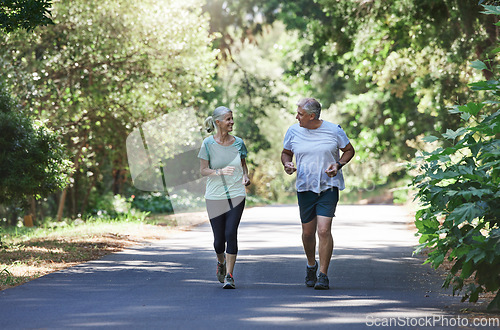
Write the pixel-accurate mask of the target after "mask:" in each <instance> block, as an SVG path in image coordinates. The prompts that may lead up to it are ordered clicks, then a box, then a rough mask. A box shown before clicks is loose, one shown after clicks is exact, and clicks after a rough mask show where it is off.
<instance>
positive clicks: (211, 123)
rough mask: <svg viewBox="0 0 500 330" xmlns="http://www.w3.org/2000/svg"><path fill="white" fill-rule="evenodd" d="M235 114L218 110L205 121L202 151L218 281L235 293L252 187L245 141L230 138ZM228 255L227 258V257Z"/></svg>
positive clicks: (202, 172)
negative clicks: (241, 227) (240, 229)
mask: <svg viewBox="0 0 500 330" xmlns="http://www.w3.org/2000/svg"><path fill="white" fill-rule="evenodd" d="M233 124H234V121H233V113H232V111H231V110H230V109H228V108H226V107H218V108H216V109H215V110H214V112H213V115H212V116H210V117H208V118H207V119H206V120H205V128H206V130H207V132H208V133H213V132H216V133H215V135H210V136H209V137H207V138H206V139H205V140H204V141H203V144H202V146H201V148H200V152H199V154H198V158H200V172H201V175H203V176H206V177H207V186H206V192H205V199H206V204H207V212H208V217H209V218H210V225H211V226H212V231H213V234H214V248H215V253H216V254H217V279H218V280H219V281H220V282H221V283H224V285H223V288H224V289H235V288H236V286H235V284H234V278H233V270H234V264H235V262H236V255H237V253H238V237H237V234H238V226H239V224H240V219H241V215H242V214H243V209H244V207H245V197H246V192H245V186H248V185H249V184H250V179H249V178H248V168H247V165H246V162H245V158H246V156H247V149H246V146H245V143H244V142H243V140H242V139H241V138H239V137H237V136H233V135H231V134H229V132H231V131H232V130H233ZM224 252H226V255H224Z"/></svg>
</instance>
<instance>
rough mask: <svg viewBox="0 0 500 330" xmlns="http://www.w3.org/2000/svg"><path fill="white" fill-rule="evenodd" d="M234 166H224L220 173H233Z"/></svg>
mask: <svg viewBox="0 0 500 330" xmlns="http://www.w3.org/2000/svg"><path fill="white" fill-rule="evenodd" d="M233 172H234V166H226V167H224V168H223V169H221V170H220V174H221V175H233Z"/></svg>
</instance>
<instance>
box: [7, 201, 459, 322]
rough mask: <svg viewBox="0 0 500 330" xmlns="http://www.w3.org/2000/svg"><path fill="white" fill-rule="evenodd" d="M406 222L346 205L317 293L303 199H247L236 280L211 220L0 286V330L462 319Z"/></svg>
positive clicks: (391, 213)
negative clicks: (227, 286) (301, 213)
mask: <svg viewBox="0 0 500 330" xmlns="http://www.w3.org/2000/svg"><path fill="white" fill-rule="evenodd" d="M411 220H412V219H411V218H410V217H409V216H408V215H407V213H406V212H405V209H404V208H402V207H398V206H383V205H373V206H350V205H339V207H338V209H337V217H336V218H335V219H334V224H333V235H334V240H335V249H334V255H333V259H332V263H331V264H330V271H329V278H330V286H331V287H332V289H331V290H327V291H319V290H314V289H313V288H308V287H306V286H305V285H304V277H305V265H306V261H305V256H304V253H303V249H302V244H301V237H300V235H301V231H300V221H299V218H298V208H297V207H296V206H274V207H273V206H271V207H255V208H248V209H246V210H245V212H244V214H243V219H242V223H241V226H240V229H239V248H240V251H239V254H238V261H237V264H236V268H235V272H234V278H235V282H236V287H237V289H236V290H224V289H222V285H221V284H220V283H219V282H218V281H217V279H216V276H215V271H216V259H215V253H214V252H213V248H212V232H211V229H210V226H209V224H208V223H206V222H205V223H203V224H201V225H199V226H197V227H195V228H193V229H192V230H190V231H179V232H177V233H175V234H174V235H173V236H172V237H171V238H169V239H167V240H163V241H159V242H156V243H150V244H144V245H137V246H134V247H132V248H129V249H127V250H125V251H123V252H120V253H116V254H112V255H109V256H106V257H105V258H103V259H101V260H97V261H92V262H88V263H85V264H81V265H78V266H75V267H72V268H69V269H66V270H63V271H60V272H57V273H53V274H49V275H47V276H44V277H41V278H39V279H37V280H34V281H31V282H29V283H27V284H24V285H21V286H18V287H15V288H12V289H8V290H4V291H2V292H0V328H1V329H41V328H42V329H75V328H79V329H88V328H99V329H230V328H235V329H243V328H245V329H256V328H259V329H262V328H287V329H288V328H297V329H309V328H325V329H332V328H335V329H360V328H369V327H372V328H373V327H375V326H378V325H392V326H394V327H398V328H425V327H427V326H430V325H432V326H437V327H439V328H446V325H450V328H455V329H456V327H453V325H457V317H460V315H459V314H457V311H458V310H459V309H460V308H462V307H464V306H463V305H460V302H459V300H460V298H459V297H452V296H451V294H450V292H449V291H443V290H442V289H441V283H442V278H440V277H439V276H438V275H437V274H436V273H435V272H434V271H433V270H432V269H431V268H430V267H429V266H428V265H422V262H423V259H422V257H418V256H417V257H415V256H412V252H413V249H414V246H415V245H416V244H417V238H416V237H415V236H414V231H415V230H414V229H412V227H411V226H410V222H411ZM459 321H460V320H459ZM431 322H433V323H431ZM443 322H447V323H443ZM462 322H463V320H462ZM462 325H463V323H462Z"/></svg>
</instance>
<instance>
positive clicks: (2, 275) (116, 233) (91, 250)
mask: <svg viewBox="0 0 500 330" xmlns="http://www.w3.org/2000/svg"><path fill="white" fill-rule="evenodd" d="M152 220H153V221H154V222H155V223H157V224H155V225H152V224H145V223H130V224H126V223H125V224H123V223H120V224H119V225H113V224H109V225H104V226H99V227H97V229H96V228H93V229H90V228H87V227H86V226H85V225H81V226H78V227H76V228H75V230H70V231H65V232H64V233H63V234H51V235H47V236H45V237H43V238H33V239H19V240H17V241H14V242H10V243H8V244H3V245H2V246H0V290H5V289H8V288H12V287H15V286H18V285H20V284H23V283H26V282H28V281H31V280H34V279H36V278H38V277H41V276H44V275H47V274H49V273H52V272H56V271H59V270H62V269H65V268H68V267H72V266H75V265H78V264H80V263H84V262H87V261H90V260H96V259H100V258H102V257H103V256H105V255H108V254H111V253H115V252H119V251H122V250H124V249H125V248H127V247H129V246H132V245H135V244H141V243H146V242H151V241H158V240H163V239H166V238H168V237H170V236H171V235H173V234H174V233H175V232H178V231H182V230H189V229H191V228H192V227H194V226H197V225H198V224H200V223H203V222H205V221H207V220H208V218H207V216H206V212H196V213H186V214H180V215H169V216H158V217H155V218H154V219H152Z"/></svg>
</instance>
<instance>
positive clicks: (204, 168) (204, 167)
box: [200, 158, 248, 176]
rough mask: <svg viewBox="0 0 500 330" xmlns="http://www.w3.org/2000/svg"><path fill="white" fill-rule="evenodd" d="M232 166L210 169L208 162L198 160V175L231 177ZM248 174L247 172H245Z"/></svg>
mask: <svg viewBox="0 0 500 330" xmlns="http://www.w3.org/2000/svg"><path fill="white" fill-rule="evenodd" d="M233 172H234V166H226V167H224V168H217V169H211V168H210V165H209V164H208V160H205V159H202V158H200V173H201V175H202V176H219V175H222V174H223V175H232V174H233ZM247 172H248V170H247Z"/></svg>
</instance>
